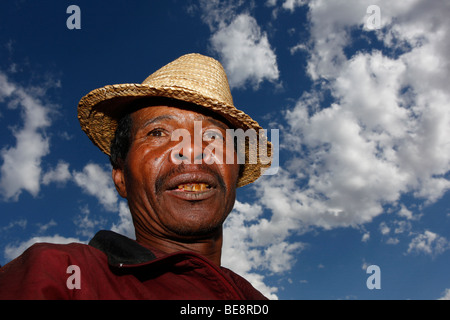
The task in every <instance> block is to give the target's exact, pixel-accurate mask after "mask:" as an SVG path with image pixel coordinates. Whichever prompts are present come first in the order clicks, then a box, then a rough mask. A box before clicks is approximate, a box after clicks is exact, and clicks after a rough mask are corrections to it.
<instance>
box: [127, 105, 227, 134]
mask: <svg viewBox="0 0 450 320" xmlns="http://www.w3.org/2000/svg"><path fill="white" fill-rule="evenodd" d="M132 117H133V122H137V123H136V124H137V125H139V126H147V125H149V124H152V123H156V122H170V121H177V122H180V121H186V120H191V121H202V122H210V123H212V124H214V125H216V126H218V127H223V128H224V129H228V128H230V125H229V124H228V121H227V120H225V119H224V118H222V117H221V116H219V115H216V114H214V113H212V112H208V110H204V109H203V108H200V107H199V108H196V109H195V110H194V108H186V107H176V106H165V105H162V106H148V107H143V108H140V109H138V110H136V111H135V112H133V113H132Z"/></svg>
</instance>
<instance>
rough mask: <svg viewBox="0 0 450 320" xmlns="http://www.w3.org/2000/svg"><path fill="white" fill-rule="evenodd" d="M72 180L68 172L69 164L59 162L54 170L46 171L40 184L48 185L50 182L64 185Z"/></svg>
mask: <svg viewBox="0 0 450 320" xmlns="http://www.w3.org/2000/svg"><path fill="white" fill-rule="evenodd" d="M71 178H72V174H71V173H70V171H69V164H68V163H66V162H64V161H60V162H58V164H57V166H56V168H55V169H52V170H49V171H47V172H46V173H45V174H44V175H43V176H42V183H43V184H44V185H48V184H50V183H52V182H56V183H65V182H67V181H68V180H70V179H71Z"/></svg>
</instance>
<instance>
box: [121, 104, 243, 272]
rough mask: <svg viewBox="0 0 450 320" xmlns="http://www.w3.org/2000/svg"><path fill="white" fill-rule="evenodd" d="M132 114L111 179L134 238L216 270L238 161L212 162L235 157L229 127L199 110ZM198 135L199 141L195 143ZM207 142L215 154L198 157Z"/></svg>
mask: <svg viewBox="0 0 450 320" xmlns="http://www.w3.org/2000/svg"><path fill="white" fill-rule="evenodd" d="M131 117H132V123H133V125H132V133H131V145H130V149H129V152H128V154H127V157H126V159H124V161H123V165H122V167H120V168H115V169H113V180H114V183H115V185H116V189H117V191H118V192H119V194H120V195H121V196H122V197H124V198H127V200H128V204H129V207H130V211H131V213H132V216H133V222H134V225H135V229H136V240H137V241H138V242H140V243H143V244H147V245H149V246H152V247H155V248H157V249H159V250H161V251H163V252H166V253H171V252H175V251H180V250H190V251H194V252H197V253H200V254H202V255H204V256H206V257H208V258H209V259H211V260H212V261H213V262H215V263H216V264H218V265H220V256H221V247H222V225H223V223H224V221H225V219H226V217H227V216H228V214H229V213H230V211H231V210H232V208H233V205H234V202H235V197H236V184H237V180H238V176H239V165H238V164H236V162H237V161H234V162H233V163H232V164H225V160H222V161H221V160H217V159H215V158H214V157H221V158H222V159H225V154H229V153H233V156H235V155H234V148H233V143H232V142H227V141H226V131H225V130H226V129H228V128H229V126H228V125H227V124H226V123H225V122H224V121H221V120H220V119H219V118H216V117H212V116H211V115H210V114H209V115H206V114H203V113H199V112H198V109H197V110H196V111H194V110H192V109H187V108H180V107H175V106H150V107H144V108H141V109H138V110H137V111H135V112H133V113H132V114H131ZM198 121H201V126H199V124H200V122H198ZM180 132H181V133H183V136H180V135H178V139H174V137H176V134H177V133H180ZM188 133H189V135H187V134H188ZM195 134H197V136H195ZM189 136H190V139H189ZM194 137H197V138H194ZM198 137H206V139H202V140H200V144H198V142H199V140H198ZM221 137H224V138H223V139H221ZM182 138H183V139H182ZM213 138H214V139H213ZM172 140H175V141H172ZM204 140H206V141H204ZM225 142H227V143H225ZM210 144H211V146H216V147H217V148H216V149H215V151H216V152H209V153H208V152H205V147H206V146H208V145H210ZM222 152H223V155H222ZM183 160H184V163H183V162H182V161H183ZM212 160H217V161H212ZM198 162H200V163H198ZM192 185H194V186H195V187H194V190H195V188H197V189H198V188H200V186H201V190H197V191H193V190H192ZM186 188H188V189H186ZM189 188H190V189H189ZM187 190H188V191H187Z"/></svg>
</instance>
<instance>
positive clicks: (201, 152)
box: [170, 136, 211, 164]
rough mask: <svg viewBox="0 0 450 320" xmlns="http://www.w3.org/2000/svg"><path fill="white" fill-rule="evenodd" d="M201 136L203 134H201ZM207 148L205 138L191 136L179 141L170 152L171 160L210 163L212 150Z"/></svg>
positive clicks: (175, 161) (174, 161) (187, 162)
mask: <svg viewBox="0 0 450 320" xmlns="http://www.w3.org/2000/svg"><path fill="white" fill-rule="evenodd" d="M200 137H201V136H200ZM207 149H208V148H205V146H204V143H203V140H202V139H199V138H198V137H195V138H194V137H192V136H191V137H190V138H189V139H186V137H183V141H182V142H180V143H178V144H177V145H176V146H175V147H174V148H173V150H172V152H171V153H170V158H171V161H172V162H173V163H175V164H181V163H185V164H201V163H203V162H205V163H209V162H210V158H211V152H210V151H208V150H207Z"/></svg>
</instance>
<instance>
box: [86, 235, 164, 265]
mask: <svg viewBox="0 0 450 320" xmlns="http://www.w3.org/2000/svg"><path fill="white" fill-rule="evenodd" d="M89 245H90V246H92V247H94V248H96V249H98V250H100V251H102V252H103V253H105V254H106V256H107V257H108V263H109V264H110V265H113V266H122V265H134V264H140V263H145V262H149V261H152V260H154V259H156V256H155V254H154V253H153V252H151V251H150V250H149V249H147V248H145V247H143V246H141V245H140V244H139V243H137V242H136V241H134V240H131V239H129V238H127V237H125V236H123V235H120V234H118V233H116V232H113V231H109V230H101V231H99V232H97V234H96V235H95V236H94V238H92V240H91V241H89Z"/></svg>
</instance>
